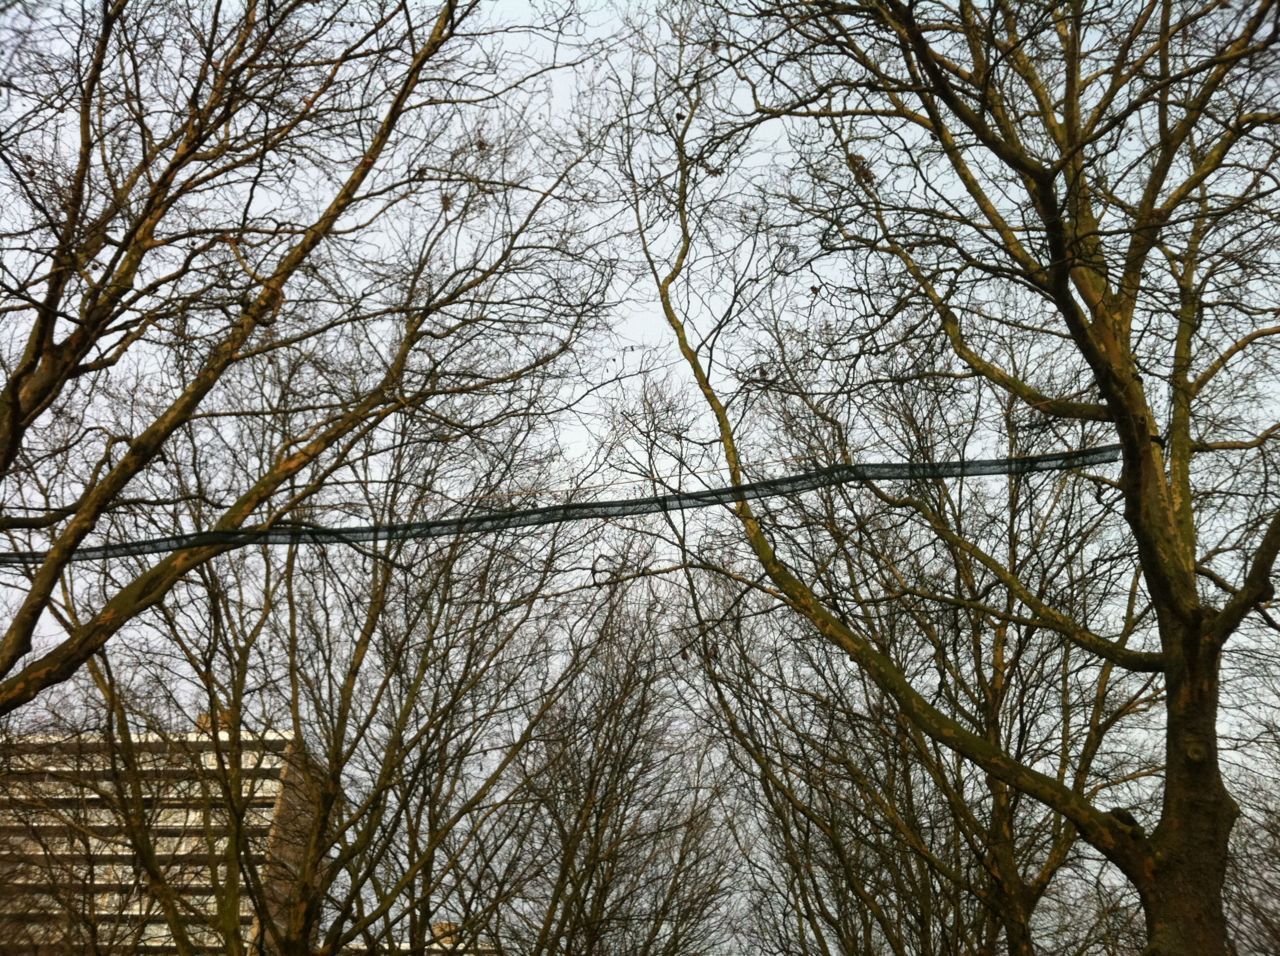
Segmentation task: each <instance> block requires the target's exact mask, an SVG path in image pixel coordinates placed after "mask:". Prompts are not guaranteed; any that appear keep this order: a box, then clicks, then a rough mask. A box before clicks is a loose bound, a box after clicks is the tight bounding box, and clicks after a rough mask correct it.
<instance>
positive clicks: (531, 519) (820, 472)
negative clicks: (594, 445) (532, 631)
mask: <svg viewBox="0 0 1280 956" xmlns="http://www.w3.org/2000/svg"><path fill="white" fill-rule="evenodd" d="M1119 457H1120V446H1119V445H1103V446H1101V447H1098V448H1089V449H1082V450H1077V451H1067V452H1057V453H1054V454H1049V455H1029V456H1026V457H1022V458H981V459H974V460H961V461H941V462H884V463H875V464H864V465H833V466H829V467H826V468H819V469H817V470H815V471H808V472H803V473H801V474H798V475H786V476H783V477H781V478H768V479H765V480H763V481H753V482H750V483H748V484H743V485H738V486H736V487H724V488H706V489H703V490H700V491H677V492H672V493H670V494H665V495H650V496H648V497H644V498H616V499H613V500H608V501H578V502H568V503H565V504H559V505H545V506H542V507H534V508H518V509H509V510H504V511H484V512H479V513H477V514H471V515H463V516H460V517H457V518H439V519H436V520H434V521H408V522H404V523H400V524H370V525H355V526H351V527H346V528H326V527H323V526H314V525H296V524H291V525H277V526H274V527H270V528H242V529H239V530H236V531H193V532H190V533H187V534H175V535H170V536H168V537H164V538H146V539H143V540H140V541H125V542H119V543H116V544H100V545H94V546H91V547H87V548H80V549H79V550H77V551H76V552H75V554H74V555H72V557H71V559H70V560H72V561H97V560H101V559H103V558H122V557H134V556H138V555H146V554H163V553H166V552H169V551H177V550H180V549H183V548H199V547H207V546H209V545H219V546H226V545H229V546H230V547H232V548H242V547H245V546H246V545H251V544H364V543H369V542H378V541H400V540H405V539H409V538H439V537H444V536H446V535H458V534H487V533H491V532H494V531H505V530H507V529H510V528H527V527H533V526H536V525H544V524H559V523H564V522H567V521H584V520H587V519H590V518H622V517H629V516H632V515H646V514H657V513H658V512H670V511H688V510H692V509H695V508H708V507H711V506H713V505H727V504H733V503H735V502H739V501H751V500H754V499H757V498H773V497H777V496H779V495H791V494H797V493H799V492H803V491H814V490H816V489H818V488H829V487H832V486H834V485H843V484H848V483H850V482H859V481H885V480H890V479H901V478H905V479H926V478H960V477H972V476H978V475H1025V474H1030V473H1032V472H1038V471H1063V470H1066V469H1068V468H1080V467H1083V466H1086V465H1100V464H1105V463H1106V462H1110V461H1116V460H1117V459H1118V458H1119ZM47 555H48V552H47V551H10V552H0V566H3V565H30V564H38V563H39V562H41V561H43V560H44V559H45V557H46V556H47Z"/></svg>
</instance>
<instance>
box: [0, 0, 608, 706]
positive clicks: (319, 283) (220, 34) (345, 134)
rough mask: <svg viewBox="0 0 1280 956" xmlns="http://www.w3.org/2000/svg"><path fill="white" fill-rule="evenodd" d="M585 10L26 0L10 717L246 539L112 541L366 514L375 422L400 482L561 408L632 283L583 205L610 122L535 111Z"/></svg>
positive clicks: (6, 513) (19, 32)
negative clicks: (354, 455) (569, 365)
mask: <svg viewBox="0 0 1280 956" xmlns="http://www.w3.org/2000/svg"><path fill="white" fill-rule="evenodd" d="M526 12H527V11H526ZM568 12H569V11H564V10H556V11H553V12H552V13H551V14H549V15H548V16H547V17H546V19H545V20H541V19H539V18H538V17H537V14H536V12H534V13H528V16H527V19H526V20H525V21H524V22H523V23H502V22H499V21H496V20H494V19H493V18H491V17H489V11H488V9H487V5H484V4H482V3H480V2H479V0H467V2H456V0H443V2H440V3H433V4H427V5H421V4H408V5H406V4H402V3H395V2H387V3H372V4H369V3H338V4H328V5H321V6H317V5H315V4H313V3H310V2H308V0H282V2H268V3H261V2H257V0H251V2H249V3H245V4H236V5H233V6H231V7H228V6H225V5H219V4H214V5H209V4H203V3H196V2H186V0H114V2H110V3H104V4H71V5H64V6H57V5H53V6H50V5H43V4H31V5H26V4H20V5H7V6H6V9H5V12H4V16H5V22H4V25H3V27H2V29H3V30H4V43H5V47H6V53H5V58H4V60H3V69H4V70H5V75H4V77H3V81H2V82H0V90H2V91H3V92H2V95H3V96H4V98H5V103H6V109H5V116H6V119H5V121H4V125H3V128H2V129H0V195H3V205H4V213H3V217H2V219H0V249H2V252H0V256H2V261H0V290H3V301H2V302H0V309H2V310H3V311H2V313H0V314H3V317H4V330H5V331H4V335H3V338H2V339H0V380H2V381H0V530H2V531H3V532H4V534H5V536H6V539H7V544H8V550H9V551H11V552H23V553H26V554H27V559H26V560H25V561H23V562H21V563H20V564H18V565H14V564H13V563H10V564H8V566H7V567H6V568H5V572H4V573H5V575H6V582H5V583H6V590H7V596H6V598H5V613H4V626H3V633H0V712H8V711H10V710H12V709H14V708H15V707H18V706H20V705H21V704H23V703H25V702H27V701H30V700H31V699H32V698H33V697H35V696H36V695H37V694H39V693H40V692H41V690H43V689H44V688H47V687H49V686H50V685H51V684H53V683H56V682H58V681H61V680H65V679H66V678H67V677H68V676H69V675H70V674H72V673H73V672H75V670H76V669H77V668H78V667H80V666H81V665H82V664H83V663H84V662H85V661H86V660H87V659H88V658H89V657H90V656H91V655H92V654H94V653H95V652H97V651H98V650H99V649H101V648H102V647H103V646H104V644H105V643H106V642H107V641H108V640H109V639H110V638H111V637H112V635H114V634H116V633H117V632H118V631H119V630H120V629H121V628H122V627H124V626H125V625H126V624H127V622H129V621H130V620H131V619H133V618H134V617H136V615H138V614H139V613H140V612H141V611H143V610H145V609H146V608H148V607H151V606H154V605H155V604H156V602H157V601H159V600H161V599H162V598H163V596H164V595H165V594H166V592H167V591H168V590H169V589H170V588H172V587H173V585H174V583H175V582H176V581H178V580H180V579H182V578H183V576H184V575H186V574H188V573H190V572H191V571H192V570H193V569H195V568H197V567H199V566H200V565H201V564H202V563H204V562H206V561H208V560H209V559H210V558H212V557H213V556H215V555H217V554H219V553H220V552H222V551H225V550H226V548H227V547H228V546H229V544H228V543H227V542H226V541H219V540H216V539H215V540H210V541H206V542H205V543H204V544H203V545H201V546H199V547H185V548H182V547H177V546H173V547H169V548H165V547H163V546H162V547H161V548H160V549H159V553H158V554H157V556H156V557H154V558H151V559H149V560H148V561H146V562H143V563H141V564H133V565H129V566H124V565H121V564H119V563H116V562H113V561H108V560H97V561H95V562H94V563H93V564H86V565H77V564H75V563H74V562H75V561H76V559H77V556H78V555H83V549H84V548H85V547H86V546H89V545H93V544H95V543H106V544H121V543H125V544H127V543H130V542H135V541H137V540H138V539H143V538H148V537H164V536H166V535H172V534H175V533H181V532H189V531H214V532H233V531H237V530H241V529H253V528H264V527H269V526H279V525H281V524H282V523H287V522H295V523H296V522H304V523H305V522H308V521H317V520H320V519H318V518H317V514H319V512H310V513H304V512H303V511H302V510H301V509H302V506H303V505H304V504H309V505H324V506H325V507H326V508H328V509H334V508H343V509H346V517H347V518H348V520H360V519H361V518H363V519H364V520H371V519H373V518H374V517H376V515H374V514H371V513H369V512H368V511H367V510H365V509H363V507H362V505H360V504H359V503H356V502H354V501H352V500H349V498H350V497H351V496H344V493H343V490H342V481H341V479H342V478H343V477H347V478H349V477H350V475H349V474H347V475H342V474H338V473H339V472H341V471H342V469H343V468H344V467H346V466H347V465H349V464H351V462H350V461H349V460H348V455H349V452H350V449H351V448H352V447H353V445H354V444H358V443H360V442H361V441H362V440H363V439H364V438H365V437H367V436H369V435H371V434H377V435H382V436H383V438H384V441H385V444H384V445H383V447H382V448H375V449H374V450H373V451H369V450H368V448H365V452H364V454H366V455H372V459H368V458H366V459H364V460H362V461H360V462H358V463H356V467H358V468H359V467H362V468H365V469H366V470H367V471H368V473H369V474H376V472H377V470H378V467H379V466H378V464H377V461H376V459H378V458H379V457H380V456H382V455H383V454H384V453H385V452H386V449H387V448H389V447H393V446H394V442H395V441H397V440H404V441H409V442H417V443H425V444H430V443H435V442H443V441H448V440H450V438H452V437H457V436H464V435H465V436H477V435H479V434H480V433H481V432H483V431H484V430H485V429H486V428H487V427H490V426H493V425H494V424H495V423H501V422H503V421H507V420H510V419H511V418H513V417H518V416H520V415H523V414H527V413H528V412H529V411H530V409H531V407H536V409H537V410H538V413H539V414H543V415H545V414H548V413H550V411H551V410H552V409H553V408H554V407H555V406H556V405H557V388H558V386H557V384H556V374H557V370H559V369H562V368H563V367H564V363H565V361H566V359H568V358H569V357H570V356H571V352H572V349H573V347H574V346H575V344H576V343H577V342H578V340H579V339H580V338H581V337H582V335H583V334H584V333H585V332H587V331H589V330H590V329H591V328H592V327H593V325H594V322H595V318H596V317H597V315H598V314H599V312H598V310H599V308H600V305H601V302H602V301H603V295H602V292H603V289H604V287H605V284H606V283H607V281H608V276H607V273H608V269H607V267H606V266H605V265H604V264H602V263H601V262H600V261H599V260H598V259H596V258H595V257H594V256H593V255H592V254H591V252H590V249H589V247H588V245H587V244H586V234H587V232H588V231H589V230H587V229H586V228H585V227H583V226H579V225H576V222H577V218H578V213H577V207H576V205H575V202H574V198H575V196H574V190H573V187H572V185H571V175H570V174H571V172H572V170H573V169H574V168H575V163H576V162H577V160H578V159H579V158H580V157H581V155H582V154H583V151H584V150H585V149H586V145H585V141H584V140H583V139H582V137H584V136H589V135H590V132H589V129H588V124H579V126H578V128H577V129H576V130H567V131H560V130H558V129H557V128H556V127H555V126H554V124H551V125H549V124H547V123H546V122H545V121H543V122H539V123H537V124H535V123H534V122H533V119H532V117H531V116H530V115H529V114H530V110H532V109H533V108H534V107H535V106H537V105H538V104H541V103H543V102H545V100H546V97H548V96H550V95H551V91H550V89H549V87H550V84H549V81H547V80H546V77H547V76H548V74H549V73H550V72H554V68H555V67H556V66H557V65H561V64H563V63H564V62H567V61H566V59H565V57H566V51H570V52H569V53H568V54H567V55H568V56H569V57H570V58H572V57H574V56H577V55H578V53H577V52H574V48H573V46H572V44H571V43H569V42H567V41H565V42H558V40H563V39H564V38H563V37H562V36H561V34H562V32H563V31H565V30H570V29H572V24H573V22H574V20H573V17H572V16H569V15H567V13H568ZM530 50H532V51H533V55H530ZM562 132H563V135H562ZM468 396H481V397H483V398H484V399H486V401H484V402H481V403H479V404H477V403H473V402H469V401H468V400H467V397H468ZM531 399H536V400H535V401H532V402H531ZM464 406H465V413H463V409H464ZM396 435H399V436H401V438H400V439H397V438H396V437H395V436H396ZM375 444H376V443H375ZM321 489H324V491H325V493H324V494H323V495H320V497H319V498H317V495H318V494H319V493H320V491H321ZM438 490H439V491H441V492H442V493H444V494H445V495H446V497H447V496H448V495H449V494H450V493H454V492H456V491H457V490H458V489H456V488H452V487H443V488H441V489H438ZM353 509H354V510H353ZM335 513H336V512H335V511H333V510H329V511H327V512H324V514H325V515H327V516H331V515H333V514H335ZM15 573H16V574H17V578H16V579H15V577H13V575H15Z"/></svg>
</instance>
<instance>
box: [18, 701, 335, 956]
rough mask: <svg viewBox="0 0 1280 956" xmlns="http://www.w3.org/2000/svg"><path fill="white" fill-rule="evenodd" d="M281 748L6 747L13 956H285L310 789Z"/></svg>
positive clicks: (216, 743)
mask: <svg viewBox="0 0 1280 956" xmlns="http://www.w3.org/2000/svg"><path fill="white" fill-rule="evenodd" d="M306 768H307V764H306V761H305V760H304V759H303V757H302V755H301V752H300V748H298V747H297V746H295V744H294V742H293V741H292V739H291V738H289V737H287V736H284V735H280V734H264V735H260V736H243V737H241V738H239V739H238V740H235V741H233V740H231V739H229V738H228V736H227V735H226V734H220V733H214V732H213V731H212V730H211V729H210V728H209V722H208V721H207V720H206V721H204V722H202V724H201V725H200V726H198V727H197V728H196V730H195V732H193V733H189V734H181V735H171V736H163V737H162V736H147V737H137V738H133V739H132V740H125V741H122V740H118V739H116V740H107V739H105V738H104V737H102V736H97V737H92V736H79V737H74V738H51V737H43V738H36V737H28V738H15V739H11V740H8V741H4V742H2V743H0V956H19V954H22V956H40V954H45V953H48V954H53V953H59V954H61V953H69V952H76V953H102V954H134V953H136V954H139V956H141V954H148V956H159V954H166V953H177V952H179V951H180V949H179V945H178V943H179V939H180V938H185V940H186V941H187V942H188V943H189V947H190V949H191V950H192V951H195V952H200V953H226V952H229V951H235V950H237V949H240V950H241V951H242V952H270V947H269V946H267V945H266V943H265V941H264V940H263V939H262V936H263V930H262V922H263V917H264V916H265V917H268V918H270V916H271V910H272V908H274V907H276V906H278V905H283V901H284V899H285V898H286V894H287V889H288V886H289V884H290V881H291V880H292V878H293V874H292V872H291V869H292V863H293V861H294V860H295V859H296V858H298V857H299V856H300V841H302V840H304V839H305V838H306V833H305V828H306V826H307V824H308V820H309V815H308V814H307V813H306V804H307V803H308V801H309V794H310V792H311V778H310V777H309V776H308V774H307V772H306Z"/></svg>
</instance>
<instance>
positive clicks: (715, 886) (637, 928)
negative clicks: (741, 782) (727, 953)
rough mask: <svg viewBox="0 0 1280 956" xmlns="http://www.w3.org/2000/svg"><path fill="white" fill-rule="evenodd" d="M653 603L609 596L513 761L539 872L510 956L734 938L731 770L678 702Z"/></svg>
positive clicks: (676, 946)
mask: <svg viewBox="0 0 1280 956" xmlns="http://www.w3.org/2000/svg"><path fill="white" fill-rule="evenodd" d="M661 590H662V589H659V591H655V590H653V589H651V588H647V587H643V586H637V587H631V588H625V587H624V588H620V589H618V590H617V591H615V593H614V594H612V595H610V598H611V600H610V601H609V603H608V605H607V611H606V613H605V614H603V615H602V616H601V619H600V620H599V622H598V623H597V624H596V628H595V631H594V634H593V642H592V652H591V657H590V660H589V661H587V662H586V664H585V666H584V669H583V673H582V674H581V676H580V677H579V678H578V679H576V680H575V681H574V683H573V685H572V687H571V688H570V690H569V691H568V692H567V693H566V694H565V695H564V696H563V697H562V698H561V699H560V700H559V701H558V702H557V704H556V705H555V707H554V709H553V710H552V711H551V713H550V715H549V716H548V719H547V720H545V721H543V723H542V725H541V726H540V728H539V732H538V734H537V736H536V738H535V739H534V741H533V742H532V746H530V747H528V748H526V749H525V750H524V751H523V752H522V753H521V756H520V758H519V763H520V765H521V768H522V778H521V790H520V792H521V794H522V798H523V799H524V800H526V801H528V803H529V806H530V807H531V810H532V817H531V820H530V826H529V829H528V831H527V835H526V836H525V838H524V839H523V840H520V841H519V842H517V843H515V844H513V846H512V847H511V848H510V850H511V851H514V852H515V853H516V854H517V855H518V856H519V857H520V858H521V860H522V862H523V864H524V865H525V866H527V867H528V868H529V869H530V871H531V874H532V879H530V880H529V881H528V882H527V883H522V884H521V885H522V887H523V889H522V891H521V893H520V895H519V897H518V898H517V899H516V900H513V902H512V905H511V906H510V907H509V908H508V910H507V912H506V913H505V919H504V927H503V930H504V931H503V932H501V933H500V938H503V942H504V944H505V949H504V951H506V950H509V951H511V952H518V953H527V954H530V956H540V954H561V953H564V954H568V953H593V954H601V956H605V954H613V953H617V954H624V953H625V954H646V956H677V954H685V953H704V952H714V951H716V950H717V949H718V948H719V947H721V946H723V945H724V944H725V942H726V941H727V940H728V938H730V937H731V935H732V933H733V929H732V927H731V926H730V925H729V923H728V922H727V916H728V915H729V913H730V912H731V911H732V900H731V896H732V894H733V892H734V885H735V881H734V879H733V876H734V871H735V865H736V864H735V860H734V853H733V848H732V844H731V843H730V842H729V841H728V840H727V839H726V837H727V830H726V827H725V824H724V820H723V817H722V814H723V812H724V806H723V803H722V799H723V790H722V785H723V777H724V775H723V772H722V769H721V768H720V767H719V766H718V761H717V760H716V755H715V752H714V750H711V749H709V748H708V747H707V745H706V741H705V739H702V737H701V736H700V735H699V734H698V733H697V732H696V728H695V727H694V726H693V725H692V724H691V722H690V719H689V718H690V716H691V715H690V713H689V711H688V709H687V707H686V705H685V703H684V702H683V701H682V700H680V698H679V684H678V683H677V679H676V678H677V674H676V672H675V666H674V665H677V664H679V663H680V661H679V658H678V656H677V655H676V654H674V653H673V649H672V647H671V642H670V637H669V631H670V625H669V616H668V615H667V614H665V613H664V612H662V611H661V609H660V601H661V598H660V597H659V592H660V591H661Z"/></svg>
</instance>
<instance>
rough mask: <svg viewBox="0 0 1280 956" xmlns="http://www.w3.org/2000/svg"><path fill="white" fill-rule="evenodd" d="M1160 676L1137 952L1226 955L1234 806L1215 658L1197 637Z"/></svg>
mask: <svg viewBox="0 0 1280 956" xmlns="http://www.w3.org/2000/svg"><path fill="white" fill-rule="evenodd" d="M1183 648H1184V653H1183V655H1182V661H1181V662H1180V663H1181V665H1182V666H1181V667H1178V668H1176V669H1173V670H1171V671H1170V673H1169V675H1168V701H1167V704H1166V710H1167V715H1168V722H1169V724H1168V735H1167V738H1166V739H1167V744H1166V754H1165V759H1166V776H1165V792H1164V808H1163V813H1162V814H1161V818H1160V824H1159V826H1158V827H1157V828H1156V832H1155V834H1154V835H1153V837H1152V850H1153V854H1152V863H1151V870H1150V873H1149V878H1148V879H1147V880H1143V881H1141V882H1140V892H1141V896H1142V904H1143V910H1144V912H1145V915H1146V921H1147V939H1148V942H1147V948H1146V950H1145V956H1193V954H1194V956H1227V954H1229V953H1232V952H1234V950H1233V948H1232V946H1231V943H1230V940H1229V935H1228V927H1227V920H1226V915H1225V913H1224V912H1223V904H1222V896H1223V883H1224V881H1225V879H1226V872H1227V843H1228V840H1229V838H1230V836H1231V828H1232V826H1233V825H1234V823H1235V820H1236V817H1237V816H1239V813H1240V808H1239V806H1238V805H1237V804H1236V802H1235V800H1233V799H1232V797H1231V794H1230V793H1228V792H1227V788H1226V786H1225V785H1224V783H1223V781H1222V772H1221V767H1220V765H1219V761H1218V747H1217V740H1218V734H1217V711H1218V655H1217V649H1216V648H1212V649H1211V648H1210V647H1208V646H1206V645H1205V643H1203V642H1202V641H1201V639H1200V637H1199V635H1198V634H1197V635H1195V636H1193V637H1191V638H1190V639H1189V640H1188V641H1186V642H1185V643H1184V645H1183Z"/></svg>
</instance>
